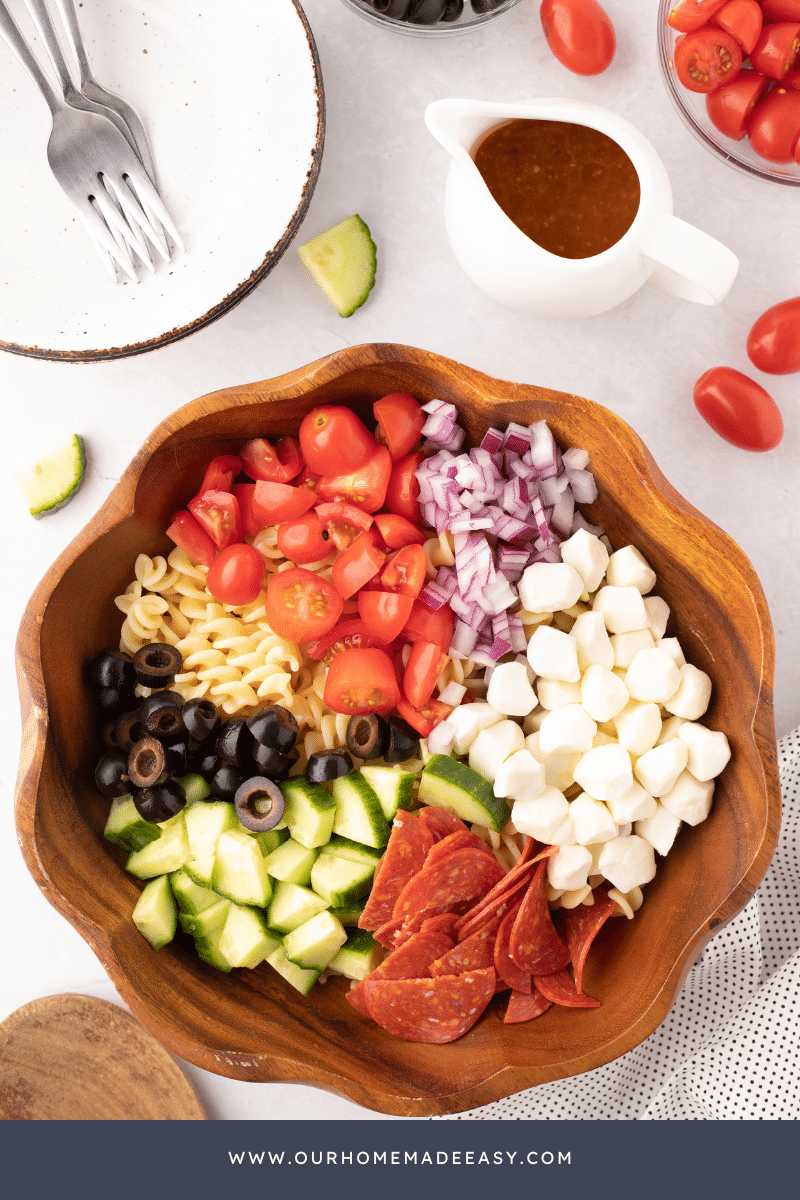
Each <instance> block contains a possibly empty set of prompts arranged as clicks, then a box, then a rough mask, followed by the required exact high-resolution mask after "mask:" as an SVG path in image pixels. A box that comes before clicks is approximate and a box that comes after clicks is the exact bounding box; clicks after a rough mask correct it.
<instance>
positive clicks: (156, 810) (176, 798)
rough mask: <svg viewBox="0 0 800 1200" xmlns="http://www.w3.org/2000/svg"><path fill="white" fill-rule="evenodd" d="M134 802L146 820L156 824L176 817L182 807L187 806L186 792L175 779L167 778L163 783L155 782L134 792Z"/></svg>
mask: <svg viewBox="0 0 800 1200" xmlns="http://www.w3.org/2000/svg"><path fill="white" fill-rule="evenodd" d="M133 803H134V804H135V805H136V811H137V812H138V813H139V815H140V816H141V817H144V819H145V821H150V822H152V823H153V824H154V825H157V824H159V823H160V822H161V821H168V820H169V818H170V817H176V816H177V815H178V813H179V812H180V811H181V809H182V808H185V807H186V793H185V792H184V790H183V788H182V787H181V785H180V784H179V783H176V781H175V780H174V779H166V780H165V781H164V782H163V783H156V784H153V786H152V787H146V788H143V789H142V790H141V791H140V792H134V795H133Z"/></svg>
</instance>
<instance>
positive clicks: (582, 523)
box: [570, 509, 605, 537]
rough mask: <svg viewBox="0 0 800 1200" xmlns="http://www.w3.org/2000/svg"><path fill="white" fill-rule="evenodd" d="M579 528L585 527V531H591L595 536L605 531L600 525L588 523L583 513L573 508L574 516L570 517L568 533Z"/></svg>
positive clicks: (574, 531)
mask: <svg viewBox="0 0 800 1200" xmlns="http://www.w3.org/2000/svg"><path fill="white" fill-rule="evenodd" d="M579 529H585V530H586V532H587V533H593V534H594V535H595V537H602V535H603V534H604V533H605V529H603V526H602V525H590V524H589V522H588V521H587V520H586V517H585V516H584V515H583V513H581V512H578V510H577V509H576V510H575V516H574V517H573V518H572V528H571V530H570V533H577V532H578V530H579Z"/></svg>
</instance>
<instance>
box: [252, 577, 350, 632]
mask: <svg viewBox="0 0 800 1200" xmlns="http://www.w3.org/2000/svg"><path fill="white" fill-rule="evenodd" d="M341 612H342V597H341V596H340V595H339V593H338V592H337V590H336V588H335V587H334V586H333V584H332V583H331V582H330V581H329V580H327V579H322V578H321V577H320V576H319V575H315V574H314V572H313V571H306V570H305V569H304V568H303V567H292V568H291V569H290V570H288V571H278V572H276V574H274V575H273V576H272V578H271V579H270V581H269V584H268V585H267V599H266V614H267V621H268V622H269V626H270V628H271V629H272V631H273V633H277V635H278V637H282V638H286V639H287V640H288V641H290V642H313V641H315V640H316V639H317V638H321V637H322V636H323V634H326V633H327V632H328V630H329V629H333V627H334V625H335V624H336V622H337V621H338V620H339V617H340V615H341Z"/></svg>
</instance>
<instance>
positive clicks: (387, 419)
mask: <svg viewBox="0 0 800 1200" xmlns="http://www.w3.org/2000/svg"><path fill="white" fill-rule="evenodd" d="M372 411H373V413H374V414H375V420H376V421H377V423H378V433H377V434H376V437H377V438H379V440H380V441H382V442H383V444H384V445H385V446H386V449H387V450H388V451H389V453H390V454H391V456H392V462H397V460H398V459H399V458H403V457H404V456H405V455H406V454H408V453H410V451H412V450H413V449H414V447H415V446H416V444H417V442H418V441H419V439H420V434H421V433H422V426H423V425H424V424H425V419H426V418H425V413H424V412H423V411H422V408H421V406H420V405H419V404H418V402H417V401H416V400H415V399H414V397H413V396H411V395H409V393H408V392H392V393H391V395H389V396H384V397H383V399H382V400H376V401H375V403H374V404H373V406H372Z"/></svg>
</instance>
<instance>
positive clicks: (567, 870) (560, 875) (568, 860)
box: [547, 846, 592, 892]
mask: <svg viewBox="0 0 800 1200" xmlns="http://www.w3.org/2000/svg"><path fill="white" fill-rule="evenodd" d="M591 865H592V856H591V854H590V853H589V851H588V850H587V849H586V847H585V846H562V847H561V848H560V850H559V851H558V854H554V855H553V857H552V858H548V860H547V882H548V883H549V884H550V886H551V887H553V888H558V889H560V890H561V891H562V892H571V891H574V889H575V888H580V887H583V886H584V884H585V883H586V880H587V879H588V878H589V868H590V867H591Z"/></svg>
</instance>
